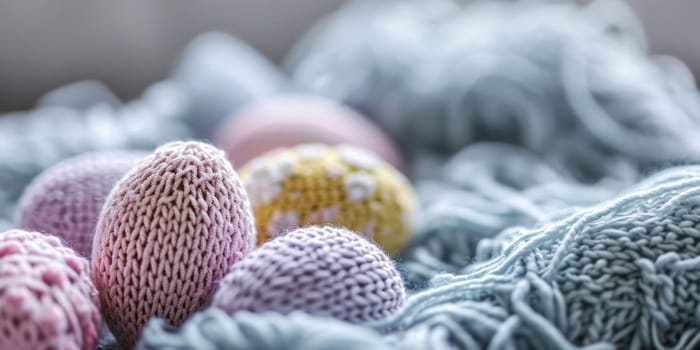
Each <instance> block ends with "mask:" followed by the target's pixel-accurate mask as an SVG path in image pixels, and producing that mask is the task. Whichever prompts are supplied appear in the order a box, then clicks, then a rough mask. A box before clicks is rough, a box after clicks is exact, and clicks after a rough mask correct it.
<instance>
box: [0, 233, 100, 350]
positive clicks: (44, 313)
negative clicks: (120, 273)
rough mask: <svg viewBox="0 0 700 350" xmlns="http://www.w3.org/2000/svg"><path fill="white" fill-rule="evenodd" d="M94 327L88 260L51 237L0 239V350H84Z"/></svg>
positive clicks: (97, 322)
mask: <svg viewBox="0 0 700 350" xmlns="http://www.w3.org/2000/svg"><path fill="white" fill-rule="evenodd" d="M99 327H100V314H99V312H98V307H97V291H96V290H95V287H94V286H93V284H92V281H91V280H90V276H89V266H88V262H87V260H85V259H83V258H81V257H79V256H78V255H77V254H76V253H75V252H74V251H73V250H71V249H69V248H67V247H65V246H63V245H62V244H61V241H60V240H59V239H58V238H56V237H52V236H47V235H43V234H41V233H38V232H31V231H21V230H10V231H6V232H3V233H0V349H1V350H54V349H65V350H78V349H82V350H89V349H93V348H94V346H95V344H96V343H97V337H98V330H99Z"/></svg>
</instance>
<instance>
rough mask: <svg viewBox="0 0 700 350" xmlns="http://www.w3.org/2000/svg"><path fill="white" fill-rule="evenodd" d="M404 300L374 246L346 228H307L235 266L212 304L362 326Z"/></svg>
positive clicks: (387, 260)
mask: <svg viewBox="0 0 700 350" xmlns="http://www.w3.org/2000/svg"><path fill="white" fill-rule="evenodd" d="M405 298H406V292H405V290H404V286H403V283H402V281H401V278H400V277H399V273H398V272H397V271H396V268H395V266H394V263H393V262H392V260H391V259H390V258H389V257H388V256H387V255H386V254H385V253H384V252H383V251H382V250H381V249H379V248H378V247H377V246H376V245H374V244H373V243H371V242H369V241H367V240H366V239H365V238H363V237H362V235H360V234H357V233H354V232H352V231H350V230H348V229H345V228H340V227H332V226H307V227H303V228H298V229H295V230H293V231H291V232H288V233H287V234H285V235H284V236H280V237H277V238H275V239H273V240H270V241H268V242H266V243H265V244H263V245H262V246H261V247H260V248H258V249H257V250H255V251H254V252H252V253H251V254H250V255H249V256H248V257H247V258H245V259H244V260H243V261H241V262H240V263H238V264H236V265H234V266H233V267H232V268H231V270H230V271H229V272H228V274H227V275H226V277H225V278H224V279H223V281H222V282H221V284H220V285H219V288H218V290H217V292H216V294H215V295H214V299H213V306H214V307H217V308H220V309H222V310H224V311H226V312H228V313H230V314H232V313H234V312H236V311H238V310H248V311H254V312H259V311H274V312H280V313H289V312H291V311H296V310H298V311H303V312H306V313H309V314H311V315H317V316H329V317H334V318H337V319H340V320H344V321H347V322H353V323H362V322H365V321H370V320H377V319H381V318H384V317H386V316H388V315H390V314H392V313H393V312H394V311H396V310H397V309H398V308H399V307H401V306H402V305H403V302H404V300H405Z"/></svg>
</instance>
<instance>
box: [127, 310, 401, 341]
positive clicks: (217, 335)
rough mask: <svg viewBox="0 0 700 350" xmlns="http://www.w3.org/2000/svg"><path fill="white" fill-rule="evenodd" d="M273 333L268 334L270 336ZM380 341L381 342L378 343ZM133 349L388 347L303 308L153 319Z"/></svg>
mask: <svg viewBox="0 0 700 350" xmlns="http://www.w3.org/2000/svg"><path fill="white" fill-rule="evenodd" d="M271 335H273V336H271ZM378 344H380V345H378ZM136 348H137V349H138V350H161V349H177V350H245V349H250V350H280V349H285V350H388V349H392V348H391V347H390V346H388V345H383V346H382V344H381V337H380V336H379V334H377V333H376V332H373V331H372V330H371V329H367V328H365V327H361V326H356V325H351V324H347V323H345V322H341V321H338V320H335V319H332V318H327V317H312V316H309V315H307V314H304V313H302V312H292V313H291V314H289V315H280V314H278V313H271V312H262V313H251V312H245V311H241V312H237V313H236V314H235V315H233V316H228V315H227V314H226V313H224V312H223V311H221V310H218V309H216V308H210V309H207V310H205V311H202V312H200V313H197V314H195V315H194V316H192V317H191V318H190V319H189V320H187V322H185V324H183V325H182V327H180V328H179V329H178V328H174V327H172V326H168V324H167V323H166V322H165V321H164V320H162V319H152V320H151V321H150V322H148V325H146V328H145V329H144V330H143V335H142V337H141V340H140V341H139V344H138V346H137V347H136Z"/></svg>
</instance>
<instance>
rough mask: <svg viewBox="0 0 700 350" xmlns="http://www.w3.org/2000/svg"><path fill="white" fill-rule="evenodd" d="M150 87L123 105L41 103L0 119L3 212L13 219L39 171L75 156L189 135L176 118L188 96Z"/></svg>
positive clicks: (0, 210) (147, 145)
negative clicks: (82, 106) (77, 106)
mask: <svg viewBox="0 0 700 350" xmlns="http://www.w3.org/2000/svg"><path fill="white" fill-rule="evenodd" d="M168 93H169V92H168V90H167V89H165V86H162V85H155V86H153V87H151V88H150V89H149V90H148V91H146V93H145V94H144V96H143V97H142V98H141V99H140V100H136V101H133V102H131V103H128V104H126V105H123V106H119V107H118V108H114V107H112V106H110V105H108V104H98V105H95V106H93V107H91V108H88V109H86V110H77V109H70V108H65V107H41V108H37V109H35V110H32V111H29V112H21V113H15V114H11V115H8V116H4V117H2V118H0V192H1V194H0V205H1V206H2V208H0V213H2V214H4V215H6V216H5V218H7V219H9V218H10V216H8V215H11V212H12V211H13V206H14V204H15V201H16V200H17V198H18V197H19V195H20V194H21V193H22V191H23V190H24V187H25V186H26V185H27V184H28V183H29V182H30V181H31V179H32V178H33V177H34V176H35V175H37V174H38V173H39V172H41V171H43V170H44V169H46V168H48V167H50V166H51V165H53V164H55V163H57V162H59V161H61V160H63V159H65V158H68V157H71V156H74V155H77V154H80V153H84V152H88V151H93V150H103V149H150V148H154V147H156V146H157V145H159V144H161V143H163V142H165V141H168V140H174V139H181V138H187V137H189V136H190V131H189V127H188V126H187V125H185V124H184V123H183V122H181V121H180V120H179V119H177V117H176V115H177V114H178V113H180V111H181V109H182V104H180V101H183V100H182V99H180V98H179V96H173V97H168V98H163V97H164V95H165V94H168Z"/></svg>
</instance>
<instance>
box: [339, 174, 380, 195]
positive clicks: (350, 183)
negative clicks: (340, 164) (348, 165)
mask: <svg viewBox="0 0 700 350" xmlns="http://www.w3.org/2000/svg"><path fill="white" fill-rule="evenodd" d="M375 186H376V184H375V182H374V179H373V178H372V176H370V175H369V174H367V173H365V172H357V173H353V174H350V175H348V176H347V177H345V194H346V195H347V196H348V199H349V200H350V201H352V202H357V201H361V200H363V199H367V198H370V197H372V195H373V194H374V188H375Z"/></svg>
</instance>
